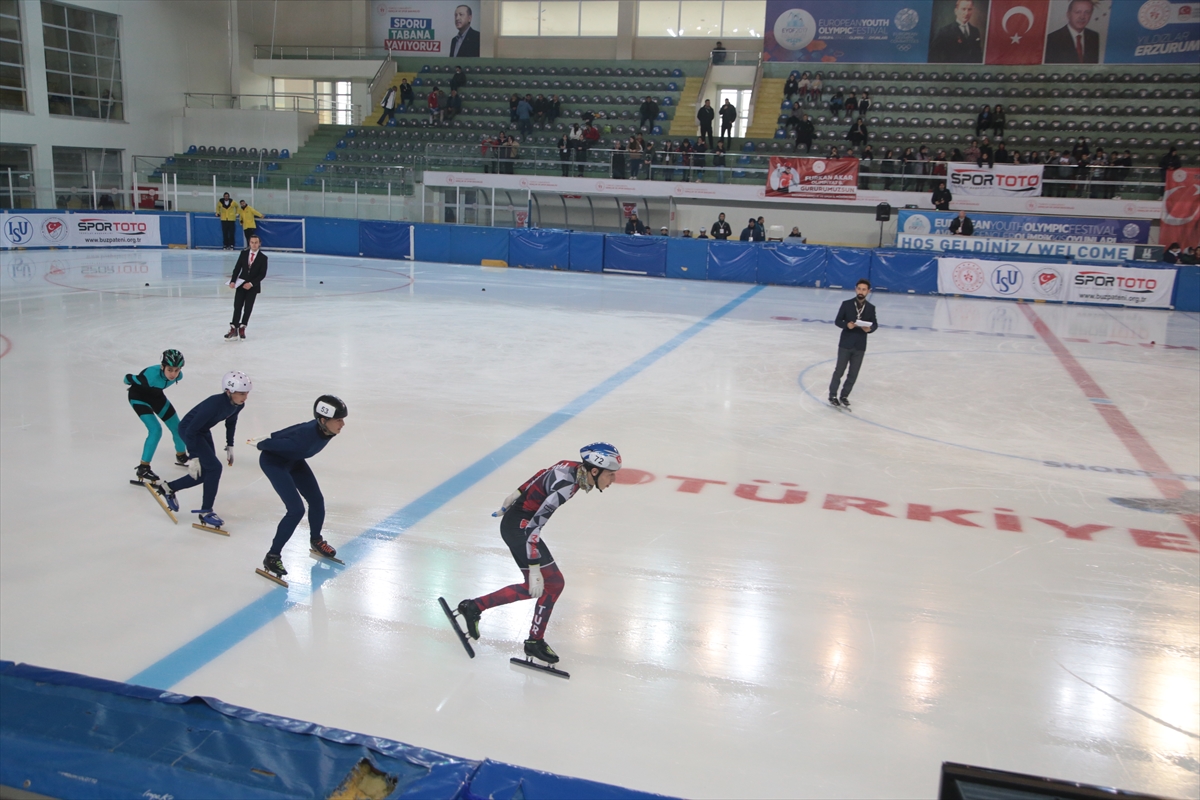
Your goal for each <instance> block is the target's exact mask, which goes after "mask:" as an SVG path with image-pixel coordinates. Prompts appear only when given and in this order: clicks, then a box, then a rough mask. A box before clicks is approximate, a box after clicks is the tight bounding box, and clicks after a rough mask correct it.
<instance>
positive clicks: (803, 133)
mask: <svg viewBox="0 0 1200 800" xmlns="http://www.w3.org/2000/svg"><path fill="white" fill-rule="evenodd" d="M816 135H817V128H816V126H815V125H813V121H812V120H811V119H809V118H808V114H804V115H803V116H801V117H800V123H799V124H798V125H796V144H794V145H792V152H793V153H794V152H796V151H797V150H799V149H800V145H804V152H806V153H811V152H812V143H813V138H814V137H815V136H816Z"/></svg>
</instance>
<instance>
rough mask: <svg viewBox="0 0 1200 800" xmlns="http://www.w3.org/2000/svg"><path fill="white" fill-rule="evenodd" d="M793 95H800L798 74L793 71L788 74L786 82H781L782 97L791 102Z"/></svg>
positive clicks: (797, 96)
mask: <svg viewBox="0 0 1200 800" xmlns="http://www.w3.org/2000/svg"><path fill="white" fill-rule="evenodd" d="M793 97H796V98H799V97H800V76H799V75H797V74H796V72H795V71H793V72H792V73H791V74H790V75H788V78H787V82H786V83H784V84H783V99H784V100H787V101H788V102H791V101H792V98H793Z"/></svg>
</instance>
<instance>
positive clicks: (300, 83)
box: [275, 78, 313, 94]
mask: <svg viewBox="0 0 1200 800" xmlns="http://www.w3.org/2000/svg"><path fill="white" fill-rule="evenodd" d="M312 93H313V82H312V81H311V80H307V79H302V78H275V94H312Z"/></svg>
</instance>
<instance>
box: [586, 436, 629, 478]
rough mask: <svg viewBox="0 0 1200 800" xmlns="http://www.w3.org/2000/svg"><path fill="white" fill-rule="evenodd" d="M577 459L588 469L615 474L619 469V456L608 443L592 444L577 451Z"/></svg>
mask: <svg viewBox="0 0 1200 800" xmlns="http://www.w3.org/2000/svg"><path fill="white" fill-rule="evenodd" d="M579 457H580V458H581V459H583V463H585V464H587V465H588V466H589V467H600V469H610V470H612V471H613V472H616V471H617V470H619V469H620V468H621V454H620V453H618V452H617V448H615V447H613V446H612V445H611V444H609V443H608V442H593V443H592V444H589V445H586V446H585V447H582V448H580V449H579Z"/></svg>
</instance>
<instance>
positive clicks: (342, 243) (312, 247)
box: [305, 217, 358, 256]
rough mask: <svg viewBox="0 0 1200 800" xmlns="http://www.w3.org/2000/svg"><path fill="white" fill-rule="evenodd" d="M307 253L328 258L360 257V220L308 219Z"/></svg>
mask: <svg viewBox="0 0 1200 800" xmlns="http://www.w3.org/2000/svg"><path fill="white" fill-rule="evenodd" d="M305 226H306V231H305V233H306V238H307V241H306V243H305V244H306V247H305V250H306V252H309V253H319V254H321V255H327V256H357V255H358V220H356V219H337V218H335V217H306V218H305Z"/></svg>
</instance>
